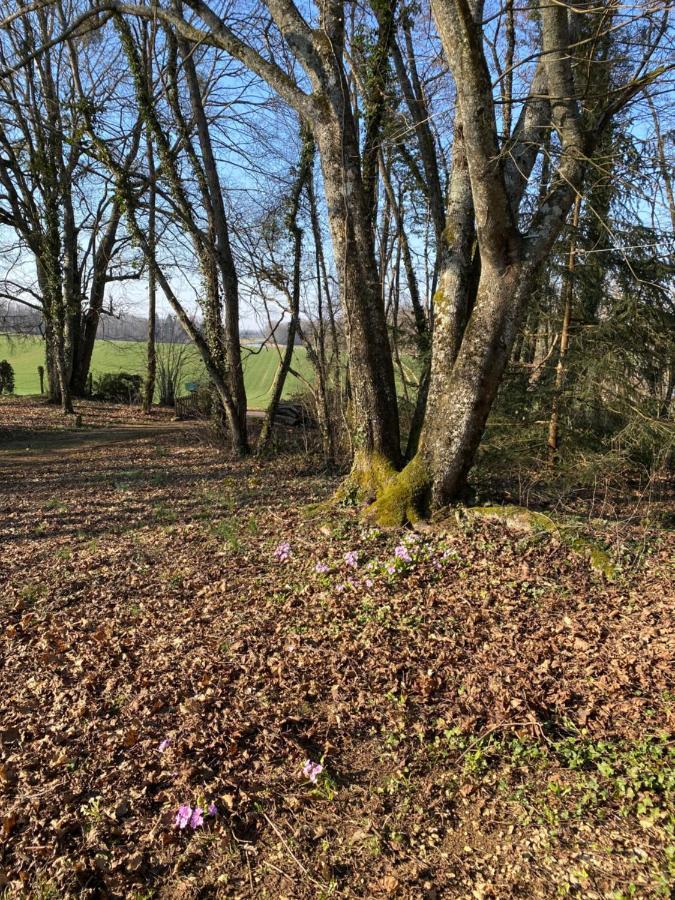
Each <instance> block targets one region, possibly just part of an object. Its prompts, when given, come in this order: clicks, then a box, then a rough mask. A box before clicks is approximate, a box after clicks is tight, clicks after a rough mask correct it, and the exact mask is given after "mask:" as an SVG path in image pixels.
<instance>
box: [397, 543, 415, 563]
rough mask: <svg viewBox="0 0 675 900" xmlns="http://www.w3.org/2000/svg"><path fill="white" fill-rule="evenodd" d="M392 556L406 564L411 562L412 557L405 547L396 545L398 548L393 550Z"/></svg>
mask: <svg viewBox="0 0 675 900" xmlns="http://www.w3.org/2000/svg"><path fill="white" fill-rule="evenodd" d="M394 556H395V557H396V558H397V559H400V560H402V561H403V562H406V563H409V562H412V556H411V555H410V551H409V550H408V548H407V547H406V546H405V544H399V545H398V547H397V548H396V549H395V550H394Z"/></svg>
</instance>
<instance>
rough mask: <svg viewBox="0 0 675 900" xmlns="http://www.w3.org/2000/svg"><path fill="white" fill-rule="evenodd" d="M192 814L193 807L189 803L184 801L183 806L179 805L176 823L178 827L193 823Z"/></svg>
mask: <svg viewBox="0 0 675 900" xmlns="http://www.w3.org/2000/svg"><path fill="white" fill-rule="evenodd" d="M192 815H193V813H192V807H191V806H189V805H188V804H187V803H183V804H182V806H179V807H178V812H177V813H176V821H175V823H174V824H175V826H176V828H185V826H186V825H187V824H188V823H190V824H192V823H191V821H190V817H191V816H192ZM193 827H194V826H193Z"/></svg>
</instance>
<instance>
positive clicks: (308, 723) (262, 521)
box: [0, 407, 673, 898]
mask: <svg viewBox="0 0 675 900" xmlns="http://www.w3.org/2000/svg"><path fill="white" fill-rule="evenodd" d="M13 415H15V416H16V418H17V421H18V419H19V414H18V413H17V412H16V411H14V412H13ZM31 415H32V413H31ZM37 415H38V414H37V413H35V416H37ZM105 415H106V411H105V410H100V409H96V408H94V407H92V408H91V416H92V417H94V416H96V417H97V419H96V421H97V426H98V427H99V428H101V427H103V426H104V425H105V424H106V421H105ZM133 415H134V414H133V413H131V414H130V416H131V418H130V421H133ZM40 416H41V417H42V418H41V422H42V425H41V427H44V428H45V432H44V433H45V434H48V432H47V430H46V429H47V424H48V414H47V413H44V414H43V413H42V412H41V411H40ZM109 416H110V418H112V419H114V420H123V411H121V410H119V409H117V410H113V411H111V412H110V413H109ZM86 418H87V415H85V419H86ZM113 430H114V426H113ZM67 438H68V436H67V435H65V436H64V435H63V434H61V433H59V442H60V443H59V444H58V446H52V447H51V448H47V449H45V450H44V452H41V453H40V454H35V455H33V456H31V457H30V458H25V459H22V458H17V457H16V456H10V457H8V458H5V457H4V456H3V455H2V454H0V482H1V486H2V488H3V489H4V490H5V496H6V498H7V499H3V500H2V501H0V502H2V508H1V509H0V521H1V523H2V526H1V527H2V528H3V537H4V538H6V540H5V545H4V546H5V547H8V548H9V551H7V552H4V553H3V555H2V557H1V559H0V579H2V580H3V582H4V587H3V590H4V593H3V594H2V600H1V602H2V604H3V606H2V613H3V616H4V617H5V620H6V621H7V626H6V628H5V630H4V633H3V635H2V639H1V640H2V643H1V646H2V651H3V654H4V659H3V663H4V665H3V667H2V669H1V670H0V721H2V728H1V729H0V748H1V750H2V753H1V755H0V792H1V793H2V801H3V814H4V818H3V820H2V822H3V824H2V832H1V833H2V836H3V841H4V856H3V863H2V864H3V867H4V870H5V871H4V872H3V877H5V876H6V879H7V883H11V884H14V885H15V886H16V885H17V884H24V886H26V885H29V882H30V881H31V879H33V878H35V877H36V873H39V874H40V877H44V878H45V879H47V880H48V881H49V880H51V881H53V882H54V885H55V886H56V888H55V889H56V890H57V891H58V895H59V896H64V897H65V896H81V895H82V894H83V893H84V892H85V891H86V890H92V891H93V890H98V891H99V892H100V895H104V893H105V892H107V893H108V895H111V894H112V895H118V896H131V895H133V893H134V892H135V891H136V890H137V887H138V885H139V884H145V885H153V886H155V887H157V888H158V889H159V890H161V889H163V888H164V889H167V890H170V889H172V886H173V885H177V884H179V883H180V884H182V885H184V886H186V887H185V890H186V891H188V893H189V890H191V891H193V894H194V892H195V891H197V890H202V891H203V892H204V893H208V892H209V891H211V892H215V891H217V890H226V891H228V892H229V893H227V894H226V895H227V896H230V895H232V896H253V895H254V894H255V893H256V892H260V893H264V892H266V893H267V895H268V896H283V895H287V896H293V897H298V898H303V897H306V898H310V897H311V898H313V897H316V896H318V895H319V892H320V891H321V890H323V891H324V892H326V893H327V892H328V889H329V888H330V885H331V884H332V883H335V884H336V885H337V886H338V887H337V888H336V890H337V891H338V893H337V894H336V896H342V894H340V893H339V892H340V891H344V895H345V896H376V895H381V896H395V897H399V896H401V897H408V896H409V897H425V896H426V897H429V898H431V897H434V896H444V897H445V896H449V897H466V896H472V895H473V896H485V897H489V896H492V895H494V896H515V895H517V894H519V893H520V894H521V895H525V896H528V893H527V892H528V890H529V891H531V893H530V895H533V894H534V893H535V890H536V891H539V894H538V895H541V896H546V895H547V891H549V888H550V885H555V884H556V878H558V876H560V877H562V875H563V874H564V872H566V871H568V870H569V871H571V870H572V869H573V868H574V865H575V864H576V863H575V854H576V853H577V852H581V851H582V849H583V847H584V845H585V844H586V843H588V842H591V838H589V836H588V835H586V836H583V834H582V833H581V832H577V831H576V830H575V828H576V826H575V827H571V826H570V827H568V826H565V825H564V824H561V825H560V826H559V827H560V835H561V837H560V842H559V843H557V844H555V845H554V846H555V851H556V853H557V854H558V857H559V858H556V859H554V860H553V861H547V859H546V857H545V854H544V853H543V851H542V849H541V847H542V846H544V845H545V841H543V839H542V842H541V844H537V845H536V846H534V845H533V844H532V843H528V841H530V836H529V832H528V829H527V828H523V827H522V824H521V822H520V820H519V819H518V812H517V809H518V806H517V803H516V802H515V800H513V798H512V797H508V798H507V799H506V801H505V802H504V803H502V805H499V797H498V796H497V794H496V793H495V792H496V791H497V790H498V789H497V786H496V784H495V782H496V781H497V774H496V773H492V772H491V771H490V770H489V769H487V770H486V772H485V778H484V779H482V778H481V777H479V776H480V774H481V773H482V772H483V770H482V769H481V768H480V766H481V765H482V764H483V763H482V760H481V757H480V752H482V748H483V747H484V745H489V742H490V741H491V740H492V739H496V737H497V736H501V735H507V734H509V733H511V732H513V733H514V734H523V733H525V734H527V735H530V736H533V739H538V738H539V737H540V736H541V735H542V733H543V730H544V729H547V732H546V734H550V732H551V731H552V730H554V729H559V730H563V731H564V730H565V729H574V728H577V729H581V728H584V729H586V731H587V732H588V734H591V735H593V736H595V737H597V738H601V739H603V740H613V739H617V738H625V739H627V740H632V739H636V738H637V737H639V736H640V735H642V734H643V733H645V732H646V731H657V730H658V729H660V728H667V727H669V726H670V727H672V725H673V718H672V717H673V705H672V701H669V700H668V697H669V696H671V694H669V692H672V690H673V673H672V667H671V662H672V660H671V649H670V642H671V641H672V609H671V607H670V601H669V599H668V593H667V577H666V576H665V575H664V570H665V567H664V561H663V560H661V559H660V558H659V557H658V556H655V557H654V561H653V563H648V565H647V566H646V567H645V569H644V570H643V571H642V572H641V573H639V574H637V575H636V576H635V579H634V581H633V583H631V584H628V583H618V584H613V585H610V586H608V585H606V584H603V583H602V582H601V581H600V580H599V579H597V578H596V577H595V576H594V575H593V573H592V572H591V571H590V569H589V567H588V566H587V565H586V563H584V562H583V561H582V560H580V559H579V558H578V557H577V556H575V555H573V554H571V553H569V552H568V551H567V550H566V549H565V548H564V547H561V546H558V545H554V544H553V543H546V542H542V543H539V544H537V546H536V547H534V548H528V549H527V550H526V551H523V550H522V548H520V547H518V546H517V544H516V542H515V540H514V539H513V538H512V536H510V535H509V534H508V533H506V532H505V531H504V529H503V528H502V527H501V526H500V525H499V524H495V523H487V524H485V526H484V527H483V526H481V527H480V528H476V529H474V530H473V531H471V532H468V533H463V532H455V533H453V534H450V535H445V534H441V533H438V532H435V531H433V530H429V529H427V530H425V532H424V534H423V535H422V536H421V537H419V542H420V546H421V547H422V548H425V549H424V552H425V553H426V552H427V550H428V553H429V555H428V558H427V557H426V556H424V554H422V555H421V556H420V558H419V561H413V562H410V563H408V562H406V564H405V565H406V568H405V571H404V570H401V571H400V572H398V573H397V574H396V575H394V576H392V577H391V578H388V577H379V576H374V575H373V574H372V573H369V571H368V570H367V568H366V566H367V564H368V562H369V561H371V560H376V561H377V562H378V565H379V566H381V567H383V566H384V565H385V564H386V563H387V562H388V561H391V560H392V559H394V558H399V559H401V558H402V551H399V556H398V557H395V552H396V547H397V546H402V545H401V543H400V542H401V539H402V538H401V536H400V535H382V534H377V533H374V532H373V531H372V530H371V529H366V528H363V527H362V526H361V525H360V524H359V522H358V520H357V519H356V517H355V516H354V515H352V514H351V513H349V512H345V513H336V514H331V513H326V516H325V518H326V520H327V521H326V522H325V523H324V522H316V521H314V520H311V519H309V520H306V519H304V518H303V516H302V514H301V512H300V510H301V509H302V507H303V505H304V504H306V503H309V502H311V501H315V500H317V499H322V498H324V497H326V496H328V495H329V494H330V493H331V492H332V490H333V488H334V486H335V483H334V482H331V481H330V480H328V479H326V478H325V477H323V476H322V475H320V474H318V470H317V471H313V470H312V469H311V468H309V467H308V461H307V458H306V457H305V456H304V455H302V454H300V455H297V456H292V455H290V454H289V455H286V456H282V457H280V458H279V459H276V460H272V461H269V462H266V463H265V464H264V467H261V464H260V463H258V462H257V461H255V460H249V461H246V462H243V463H242V462H237V463H235V462H233V461H231V460H229V459H227V458H226V457H225V456H223V455H222V454H220V453H219V452H218V451H217V449H216V448H214V447H213V446H211V445H210V444H205V443H197V442H196V441H195V439H194V437H193V435H192V432H191V431H190V430H188V429H186V428H181V429H173V430H172V429H167V430H166V431H165V432H158V433H156V434H155V433H153V435H152V436H150V437H142V436H134V437H133V438H130V439H128V440H114V441H112V442H108V443H107V444H106V443H105V442H104V441H102V439H101V438H100V436H99V438H98V439H97V440H98V443H97V444H95V445H93V446H90V447H87V448H86V449H83V448H82V446H81V445H79V444H77V441H75V442H74V441H73V439H70V443H68V439H67ZM45 440H46V439H45ZM77 440H80V437H77ZM101 473H102V474H103V478H101ZM131 473H133V474H131ZM158 473H161V474H162V476H163V477H162V478H158V477H157V475H158ZM17 475H22V476H23V480H21V481H20V482H19V481H18V480H17ZM27 476H29V478H28V477H27ZM250 477H255V482H256V483H255V485H253V482H252V481H250ZM120 485H123V486H124V489H123V490H122V489H121V487H120ZM55 498H56V499H58V506H57V505H55V504H54V499H55ZM62 507H64V508H62ZM167 510H170V511H173V512H175V517H174V518H173V519H172V521H169V519H170V518H171V517H170V516H168V515H167V513H166V511H167ZM160 513H161V514H160ZM251 521H254V524H255V528H252V527H251V526H250V523H251ZM36 523H45V524H46V525H47V531H44V530H40V531H39V532H37V531H36V528H35V525H36ZM286 543H287V544H289V545H290V548H291V550H292V553H291V555H287V553H286V552H283V553H282V554H281V556H283V557H284V559H283V560H280V559H279V558H275V557H274V550H275V548H278V547H279V546H280V545H281V544H286ZM406 546H407V545H406ZM66 550H67V552H68V556H67V558H65V556H66V554H65V552H64V551H66ZM355 552H357V553H358V566H356V567H355V566H352V565H350V562H349V561H345V560H346V557H348V559H349V560H351V561H354V560H355V558H354V557H353V556H349V554H352V553H355ZM524 552H525V553H526V554H527V555H526V559H524V558H523V553H524ZM444 554H447V556H446V555H444ZM408 555H409V556H411V558H412V557H413V556H415V553H414V552H412V551H411V552H410V553H409V554H408ZM318 561H325V563H326V565H327V567H328V570H329V574H326V573H325V572H317V571H316V564H317V562H318ZM436 563H438V564H439V565H440V568H436ZM26 573H30V574H29V576H27V575H26ZM349 578H352V579H354V581H353V583H350V582H349V581H348V579H349ZM366 578H369V580H371V581H372V584H371V585H370V586H368V585H366V583H365V579H366ZM339 584H344V585H346V587H345V589H344V590H343V591H342V592H338V591H337V586H338V585H339ZM455 731H456V732H457V733H458V734H460V735H462V736H466V743H465V744H463V745H462V747H463V748H464V749H463V750H461V751H460V750H457V751H455V752H454V755H453V754H452V753H449V751H447V749H445V750H444V749H443V748H446V747H447V745H448V739H447V738H446V737H445V734H446V732H447V733H449V734H454V733H455ZM169 736H170V741H171V742H170V744H168V745H166V746H165V748H164V750H163V751H162V752H158V748H159V747H160V745H162V743H163V742H165V741H167V740H168V739H169ZM542 744H543V746H546V740H545V739H542ZM444 753H445V755H443V754H444ZM308 759H309V760H315V761H318V760H321V764H322V765H324V766H325V771H326V773H329V774H330V776H331V778H333V779H334V784H331V785H329V786H328V789H327V790H326V791H325V793H322V784H321V782H320V780H319V783H318V784H317V785H313V784H312V783H311V782H308V781H306V780H305V779H303V778H302V777H301V776H299V773H300V772H301V771H302V767H303V765H304V764H305V762H306V760H308ZM469 761H471V763H472V764H473V765H475V766H476V772H477V773H478V774H476V775H475V777H472V778H470V779H465V778H464V775H463V774H462V772H463V769H462V766H464V765H465V764H467V763H468V762H469ZM517 777H518V778H520V779H521V782H523V783H528V784H529V783H532V782H534V781H536V778H537V770H536V767H534V766H533V767H530V768H528V767H527V766H526V765H525V764H524V765H523V768H522V771H520V772H519V774H518V776H517ZM553 780H554V779H553V778H551V781H553ZM557 783H558V784H559V788H560V791H564V790H568V789H569V781H568V780H566V778H563V777H561V778H560V779H559V782H557ZM518 787H519V785H518V784H516V785H515V786H513V790H514V792H515V791H516V790H517V789H518ZM542 790H543V792H544V796H545V797H547V798H548V794H547V793H546V791H548V787H547V784H546V783H545V784H544V785H543V787H542ZM201 797H203V798H209V799H210V798H214V799H215V801H216V802H217V804H218V808H219V810H220V811H221V812H222V815H221V816H219V821H218V823H217V824H213V825H212V826H211V825H210V826H209V827H210V828H212V830H211V831H209V832H208V834H206V832H203V833H200V834H199V836H198V837H197V836H196V835H193V834H191V835H190V838H189V839H188V838H185V835H183V838H182V839H179V837H178V835H177V834H176V833H175V832H176V829H174V827H173V822H174V816H175V811H176V809H177V808H178V807H179V805H180V804H181V803H183V802H184V799H185V798H191V799H192V802H193V803H194V804H195V805H198V804H199V805H200V804H201V802H202V801H201V800H200V799H199V798H201ZM97 798H100V799H97ZM329 798H330V799H329ZM92 801H94V802H93V803H92ZM83 809H84V810H87V813H86V814H85V813H84V812H83V811H82V810H83ZM613 818H616V817H611V816H610V817H608V821H609V822H612V821H613ZM642 819H643V821H644V822H645V825H646V827H651V825H650V824H649V823H650V822H655V823H656V825H657V826H658V822H657V821H656V820H655V817H654V816H651V815H650V814H649V812H645V813H644V814H643V815H642ZM270 821H272V822H274V823H275V825H276V827H277V828H278V829H279V832H280V833H281V835H282V837H283V840H281V838H280V837H279V834H278V833H277V832H276V831H275V830H274V829H273V828H272V826H271V825H270V824H269V822H270ZM610 827H611V828H615V826H614V825H613V824H612V825H611V826H610V825H609V824H607V825H604V824H601V823H593V829H594V831H593V833H592V842H594V843H599V844H603V846H607V847H610V848H611V847H612V846H613V842H618V841H624V842H630V841H632V842H633V843H634V844H635V846H641V841H643V840H644V841H645V846H647V847H648V848H649V847H650V845H649V841H652V842H653V841H654V836H653V834H652V833H651V832H649V834H647V835H646V836H644V838H643V836H642V835H641V834H637V833H636V831H640V830H641V829H640V828H638V827H637V824H631V823H630V822H628V821H626V822H621V823H619V824H618V825H616V828H618V829H619V831H618V832H617V833H618V835H619V837H611V836H610V830H609V829H610ZM205 836H206V837H207V838H208V840H206V839H205ZM550 840H556V839H554V838H550ZM35 847H41V848H44V849H43V850H42V851H40V853H39V861H38V862H34V860H35V857H36V852H37V851H35V850H33V849H32V848H35ZM649 852H650V853H651V852H652V850H651V849H650V850H649ZM291 854H292V855H291ZM294 857H296V859H294ZM608 860H609V861H607V860H604V861H603V865H604V866H605V867H606V869H607V870H608V871H609V875H608V876H607V878H608V879H609V882H608V883H610V882H611V884H613V885H620V884H621V883H623V881H629V880H630V878H632V877H633V874H635V873H637V875H639V876H640V877H642V876H643V875H644V873H645V872H646V871H647V869H646V868H644V867H646V866H647V863H646V862H644V861H639V862H635V863H630V864H629V863H626V862H625V861H623V862H622V861H621V860H625V855H623V856H622V855H621V854H617V855H616V857H613V856H611V855H610V856H608ZM518 866H519V867H520V873H518V871H515V870H516V868H517V867H518ZM631 866H632V868H631ZM641 867H642V868H641ZM650 871H651V870H650ZM280 872H281V873H282V874H279V873H280ZM283 873H285V874H283ZM644 877H647V876H646V875H644ZM649 877H651V876H649ZM312 879H313V880H312ZM558 883H562V882H558ZM92 885H93V886H94V887H92ZM223 885H226V887H223ZM317 885H319V886H317ZM533 886H534V887H533ZM188 889H189V890H188ZM617 889H618V888H617ZM350 892H351V893H350ZM549 894H550V891H549ZM186 895H187V894H186ZM602 895H603V894H602V893H599V896H602Z"/></svg>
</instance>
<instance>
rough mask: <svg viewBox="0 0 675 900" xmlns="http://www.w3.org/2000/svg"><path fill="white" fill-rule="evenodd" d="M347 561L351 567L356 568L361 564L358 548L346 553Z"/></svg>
mask: <svg viewBox="0 0 675 900" xmlns="http://www.w3.org/2000/svg"><path fill="white" fill-rule="evenodd" d="M345 562H346V563H347V565H348V566H349V567H350V568H351V569H355V568H356V567H357V566H358V564H359V552H358V550H350V551H349V553H345Z"/></svg>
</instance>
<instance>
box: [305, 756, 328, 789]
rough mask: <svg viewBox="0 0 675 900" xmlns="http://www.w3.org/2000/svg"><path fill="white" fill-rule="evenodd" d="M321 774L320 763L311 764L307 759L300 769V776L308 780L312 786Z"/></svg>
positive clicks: (321, 767)
mask: <svg viewBox="0 0 675 900" xmlns="http://www.w3.org/2000/svg"><path fill="white" fill-rule="evenodd" d="M322 772H323V766H322V765H321V763H315V762H312V760H311V759H308V760H307V762H306V763H305V765H304V766H303V769H302V774H303V775H304V776H305V778H309V780H310V781H311V782H312V784H316V780H317V778H318V777H319V775H320V774H321V773H322Z"/></svg>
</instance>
